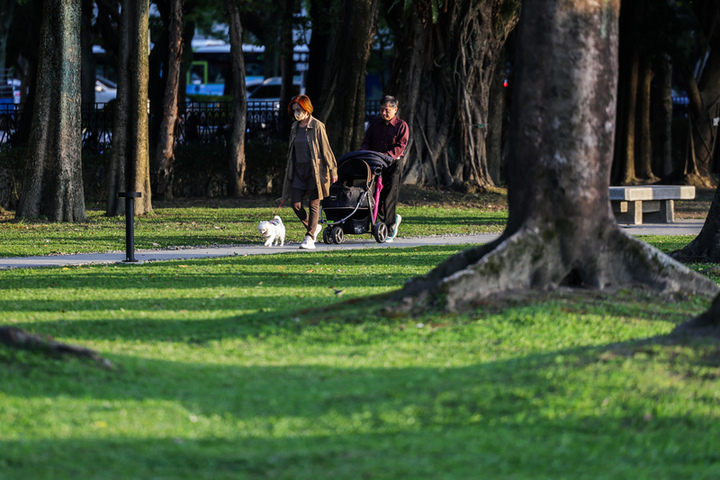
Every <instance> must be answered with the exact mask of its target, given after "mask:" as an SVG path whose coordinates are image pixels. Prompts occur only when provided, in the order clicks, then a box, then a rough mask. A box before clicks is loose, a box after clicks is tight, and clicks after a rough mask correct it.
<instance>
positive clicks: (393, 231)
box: [385, 214, 402, 242]
mask: <svg viewBox="0 0 720 480" xmlns="http://www.w3.org/2000/svg"><path fill="white" fill-rule="evenodd" d="M400 222H402V217H401V216H400V215H399V214H398V215H395V223H393V226H392V228H391V229H390V230H391V232H390V236H389V237H388V238H387V240H385V241H386V242H392V241H393V240H395V237H396V236H397V232H398V227H399V226H400Z"/></svg>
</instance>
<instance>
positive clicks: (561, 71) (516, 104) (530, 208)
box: [398, 0, 718, 310]
mask: <svg viewBox="0 0 720 480" xmlns="http://www.w3.org/2000/svg"><path fill="white" fill-rule="evenodd" d="M618 9H619V0H608V1H606V2H597V1H595V0H526V1H525V2H524V3H523V9H522V14H521V15H522V18H521V21H520V22H521V27H520V33H519V50H518V53H517V58H516V65H517V76H516V84H515V90H514V92H513V93H514V94H515V96H514V97H513V102H512V103H513V107H512V108H513V112H512V121H511V127H510V138H509V142H510V152H509V158H508V205H509V217H508V223H507V227H506V230H505V232H504V233H503V234H502V236H501V237H500V238H499V239H498V240H497V241H495V242H492V243H491V244H488V245H486V246H482V247H476V248H472V249H469V250H466V251H464V252H462V253H460V254H458V255H455V256H453V257H451V258H449V259H448V260H447V261H445V262H444V263H442V264H440V265H439V266H438V267H436V268H435V269H434V270H433V271H431V272H430V273H429V274H427V275H425V276H423V277H420V278H417V279H414V280H411V281H410V282H408V283H407V284H406V286H405V287H404V289H403V290H401V291H400V293H399V294H398V297H399V298H402V299H404V300H405V303H406V304H409V305H411V306H413V305H416V304H417V303H420V304H421V305H426V304H428V303H429V304H435V305H439V306H442V307H444V308H447V309H451V310H452V309H460V308H463V307H468V306H472V305H474V304H475V303H476V302H478V301H480V300H482V299H483V298H485V297H487V296H489V295H491V294H493V293H499V292H504V291H509V290H516V289H552V288H557V287H562V286H565V287H576V288H595V289H613V288H621V287H629V286H635V285H643V286H649V287H650V288H653V289H655V290H658V291H663V292H677V291H690V292H694V293H697V294H702V295H706V296H708V297H710V296H712V295H714V294H716V293H717V291H718V287H717V286H716V285H715V283H714V282H712V281H710V280H709V279H708V278H706V277H703V276H701V275H699V274H696V273H694V272H692V271H691V270H689V269H688V268H687V267H685V266H684V265H682V264H680V263H678V262H675V261H674V260H672V259H671V258H669V257H667V256H665V255H664V254H662V253H661V252H659V251H657V250H655V249H653V248H652V247H650V246H649V245H648V244H646V243H644V242H642V241H640V240H637V239H634V238H633V237H631V236H630V235H628V234H626V233H624V232H623V231H622V230H621V229H620V228H619V227H618V226H617V224H616V223H615V220H614V218H613V214H612V211H611V208H610V202H609V191H608V185H609V180H610V167H611V163H612V147H613V139H614V134H615V132H614V125H615V106H616V99H615V95H616V88H617V41H618V29H617V20H618V18H617V16H618Z"/></svg>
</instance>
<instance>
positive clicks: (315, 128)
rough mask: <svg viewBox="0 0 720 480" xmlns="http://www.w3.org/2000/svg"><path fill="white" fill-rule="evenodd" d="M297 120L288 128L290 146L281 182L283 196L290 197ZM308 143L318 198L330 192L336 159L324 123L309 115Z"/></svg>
mask: <svg viewBox="0 0 720 480" xmlns="http://www.w3.org/2000/svg"><path fill="white" fill-rule="evenodd" d="M297 129H298V122H295V123H293V126H292V129H291V130H290V146H289V147H288V155H287V167H286V169H285V181H284V183H283V198H285V199H290V196H291V194H292V184H293V172H294V169H293V159H294V158H295V136H296V135H297ZM306 132H307V138H308V145H309V147H310V154H311V157H312V167H313V172H314V173H315V183H317V190H318V196H319V197H320V200H322V199H323V198H324V197H327V196H328V195H329V193H330V178H331V177H334V176H336V175H337V161H335V155H334V154H333V151H332V148H330V142H329V141H328V136H327V132H326V131H325V124H324V123H322V122H321V121H320V120H318V119H316V118H315V117H310V122H309V123H308V126H307V130H306Z"/></svg>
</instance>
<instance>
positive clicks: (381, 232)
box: [372, 222, 388, 243]
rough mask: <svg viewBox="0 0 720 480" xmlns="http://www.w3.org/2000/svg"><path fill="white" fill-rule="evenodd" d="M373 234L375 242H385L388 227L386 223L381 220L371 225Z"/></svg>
mask: <svg viewBox="0 0 720 480" xmlns="http://www.w3.org/2000/svg"><path fill="white" fill-rule="evenodd" d="M372 230H373V235H374V236H375V240H376V241H377V243H385V240H387V237H388V228H387V225H385V223H383V222H378V223H376V224H375V225H373V229H372Z"/></svg>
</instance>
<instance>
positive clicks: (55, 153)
mask: <svg viewBox="0 0 720 480" xmlns="http://www.w3.org/2000/svg"><path fill="white" fill-rule="evenodd" d="M80 21H81V20H80V0H45V2H44V4H43V15H42V26H41V40H40V41H41V43H40V56H39V57H40V63H39V66H38V77H37V78H38V90H39V91H40V92H42V95H38V96H36V97H35V105H34V108H33V117H32V126H31V131H30V144H29V149H28V154H29V158H28V161H27V167H26V171H25V180H24V182H23V191H22V195H21V197H20V202H19V205H18V208H17V213H16V215H17V217H18V218H36V217H40V216H44V217H47V219H48V220H50V221H52V222H81V221H84V220H85V198H84V192H83V179H82V163H81V149H82V138H81V131H80V119H81V117H80V113H81V105H80Z"/></svg>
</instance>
